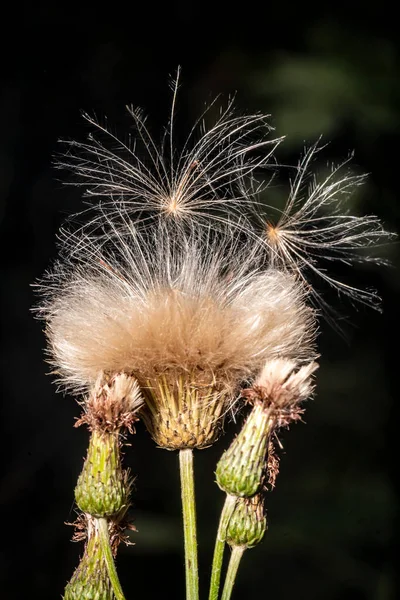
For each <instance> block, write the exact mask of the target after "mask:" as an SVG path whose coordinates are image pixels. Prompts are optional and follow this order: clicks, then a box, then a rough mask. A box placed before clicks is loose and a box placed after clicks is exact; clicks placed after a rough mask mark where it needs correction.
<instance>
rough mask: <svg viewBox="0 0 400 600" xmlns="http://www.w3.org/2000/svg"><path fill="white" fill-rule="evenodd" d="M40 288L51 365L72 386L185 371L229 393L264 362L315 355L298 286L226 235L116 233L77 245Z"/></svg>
mask: <svg viewBox="0 0 400 600" xmlns="http://www.w3.org/2000/svg"><path fill="white" fill-rule="evenodd" d="M42 289H43V292H44V293H46V294H48V298H47V300H46V301H45V302H44V303H43V305H42V307H41V309H40V313H41V316H42V317H43V318H44V319H45V320H46V322H47V336H48V339H49V343H50V352H51V357H52V359H51V360H52V363H53V365H54V367H55V371H56V373H57V374H58V375H59V377H60V380H61V381H62V382H63V383H65V384H67V385H69V386H71V387H72V388H78V389H82V388H86V387H87V386H90V385H92V383H93V382H94V381H95V380H96V378H97V377H98V374H99V373H100V372H105V373H119V372H125V373H132V374H133V375H134V376H135V377H137V378H138V379H139V381H144V380H148V379H151V378H153V377H154V376H156V375H157V374H162V373H165V372H166V371H170V372H174V373H178V374H179V373H190V372H192V371H193V370H201V371H203V372H208V373H210V374H211V373H212V374H213V377H214V376H215V377H218V379H219V380H222V381H223V382H225V384H226V385H228V387H229V386H232V385H235V384H236V383H237V381H238V380H240V379H242V378H243V377H248V376H252V375H254V374H255V372H256V371H257V370H258V369H259V368H260V367H261V365H262V364H263V363H265V361H266V360H268V359H272V358H274V357H278V356H286V357H289V358H294V359H296V360H301V359H304V360H310V358H311V357H312V355H313V341H314V337H315V323H314V313H313V311H312V310H311V309H310V308H308V307H307V306H306V305H305V302H304V295H303V291H302V288H301V286H299V285H298V283H297V282H296V281H295V280H294V279H293V278H292V277H291V276H290V275H289V274H285V273H281V272H279V271H277V270H273V269H267V270H263V269H262V268H261V261H260V256H259V253H258V249H257V247H255V246H254V244H253V243H249V242H247V243H241V242H240V241H238V239H237V238H236V237H235V236H234V235H233V234H232V232H231V231H229V230H226V231H225V234H224V235H223V236H221V235H220V234H219V235H218V236H214V235H213V234H212V232H210V231H206V230H203V229H201V230H200V231H197V232H196V231H192V232H190V233H186V234H184V233H182V232H180V233H179V234H176V235H175V234H174V233H173V232H172V230H171V229H170V228H167V227H165V226H161V225H160V226H159V227H158V229H157V231H152V232H151V233H148V232H139V231H138V230H135V229H134V228H133V227H130V228H129V229H127V230H126V231H125V232H124V231H122V230H121V229H119V230H118V236H116V237H115V239H114V240H113V243H112V244H111V245H109V246H107V247H105V246H104V244H103V245H102V244H101V243H100V244H96V242H95V241H94V240H86V245H85V244H84V242H82V245H81V246H80V248H79V255H77V254H75V255H74V258H73V260H72V264H70V265H67V267H66V266H65V264H64V265H62V266H61V265H60V266H59V268H58V269H56V270H55V271H53V273H51V274H49V276H48V278H47V280H46V281H45V282H44V283H43V286H42ZM310 355H311V356H310Z"/></svg>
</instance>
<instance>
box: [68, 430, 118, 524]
mask: <svg viewBox="0 0 400 600" xmlns="http://www.w3.org/2000/svg"><path fill="white" fill-rule="evenodd" d="M118 435H119V434H118V431H114V432H107V431H98V430H94V431H92V434H91V437H90V442H89V448H88V453H87V457H86V460H85V463H84V465H83V469H82V472H81V474H80V476H79V479H78V483H77V485H76V488H75V500H76V503H77V505H78V507H79V508H80V509H81V510H82V511H83V512H84V513H88V514H90V515H92V516H94V517H98V518H101V517H112V516H114V515H117V514H118V513H119V512H120V511H121V510H122V509H124V508H126V506H127V504H128V502H129V481H128V476H127V472H126V471H124V470H123V469H122V467H121V458H120V447H119V446H120V444H119V439H118Z"/></svg>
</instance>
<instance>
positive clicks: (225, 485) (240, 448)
mask: <svg viewBox="0 0 400 600" xmlns="http://www.w3.org/2000/svg"><path fill="white" fill-rule="evenodd" d="M269 426H270V417H269V413H268V411H266V410H264V407H263V405H262V404H260V403H259V404H257V405H255V406H254V408H253V410H252V411H251V413H250V415H249V416H248V417H247V420H246V422H245V424H244V426H243V428H242V430H241V432H240V433H239V435H237V437H236V438H235V439H234V440H233V442H232V444H231V445H230V447H229V448H228V450H226V451H225V452H224V454H223V455H222V457H221V459H220V461H219V462H218V464H217V470H216V478H217V483H218V485H219V487H220V488H221V489H222V490H224V491H225V492H226V493H227V494H230V495H232V496H239V497H247V498H248V497H251V496H254V494H256V493H257V492H258V491H259V490H260V488H261V486H262V484H263V480H264V472H265V465H266V453H267V448H268V430H269Z"/></svg>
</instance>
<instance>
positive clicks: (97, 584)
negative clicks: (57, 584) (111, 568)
mask: <svg viewBox="0 0 400 600" xmlns="http://www.w3.org/2000/svg"><path fill="white" fill-rule="evenodd" d="M89 535H90V537H89V538H88V540H87V543H86V547H85V551H84V553H83V556H82V558H81V562H80V563H79V565H78V567H77V568H76V570H75V572H74V574H73V575H72V577H71V580H70V581H69V583H68V584H67V586H66V588H65V592H64V600H115V596H114V593H113V590H112V585H111V582H110V579H109V577H108V572H107V566H106V562H105V560H104V557H103V553H102V550H101V547H100V540H99V538H98V534H97V532H96V530H95V529H92V531H91V533H90V534H89Z"/></svg>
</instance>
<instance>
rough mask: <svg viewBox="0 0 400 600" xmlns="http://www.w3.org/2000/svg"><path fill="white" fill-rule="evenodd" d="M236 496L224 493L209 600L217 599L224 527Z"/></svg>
mask: <svg viewBox="0 0 400 600" xmlns="http://www.w3.org/2000/svg"><path fill="white" fill-rule="evenodd" d="M236 500H237V498H236V496H231V495H230V494H227V495H226V499H225V504H224V507H223V509H222V512H221V518H220V520H219V526H218V531H217V538H216V540H215V548H214V557H213V564H212V570H211V581H210V594H209V600H218V593H219V586H220V581H221V570H222V562H223V558H224V550H225V537H226V529H227V527H228V523H229V520H230V518H231V516H232V513H233V511H234V508H235V505H236Z"/></svg>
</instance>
